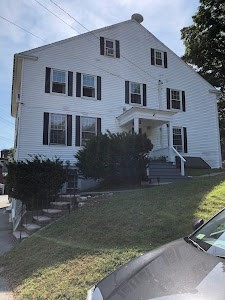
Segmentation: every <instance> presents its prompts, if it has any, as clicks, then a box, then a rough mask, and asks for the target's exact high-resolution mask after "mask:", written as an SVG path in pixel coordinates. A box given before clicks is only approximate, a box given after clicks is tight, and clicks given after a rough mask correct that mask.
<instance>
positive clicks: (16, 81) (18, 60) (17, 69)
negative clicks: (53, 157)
mask: <svg viewBox="0 0 225 300" xmlns="http://www.w3.org/2000/svg"><path fill="white" fill-rule="evenodd" d="M128 23H133V24H136V25H137V26H140V28H141V30H143V31H144V32H147V34H149V35H150V36H152V37H153V38H154V39H155V40H157V42H159V43H160V44H161V45H162V46H163V47H164V48H166V49H167V51H168V52H170V53H171V54H172V55H174V56H176V57H177V58H178V59H180V60H181V61H182V63H183V64H184V65H185V66H186V67H187V68H188V69H189V70H191V71H192V72H193V74H195V76H198V78H201V80H203V81H204V83H207V84H208V86H209V91H210V92H211V93H218V90H217V89H216V88H215V87H213V86H212V85H211V84H210V83H209V82H208V81H207V80H205V79H204V78H203V77H202V76H201V75H199V74H198V73H197V72H196V71H195V70H194V69H193V68H192V67H190V66H189V65H188V64H186V63H185V62H184V61H183V60H182V59H181V58H180V57H179V56H178V55H177V54H175V53H174V52H173V51H172V50H171V49H169V48H168V47H167V46H166V45H165V44H163V43H162V42H161V41H160V40H159V39H158V38H157V37H155V36H154V35H153V34H152V33H151V32H149V31H148V30H147V29H146V28H145V27H144V26H143V25H141V24H140V23H139V22H137V21H136V20H134V19H130V20H127V21H123V22H120V23H117V24H113V25H110V26H106V27H103V28H99V29H96V30H93V31H89V32H86V33H83V34H80V35H76V36H74V37H70V38H67V39H64V40H60V41H58V42H54V43H51V44H47V45H44V46H41V47H37V48H34V49H31V50H27V51H23V52H20V53H17V54H15V56H14V68H13V82H12V97H11V114H12V116H15V115H16V109H17V108H16V107H17V105H16V97H17V95H16V93H15V87H18V86H19V85H20V80H21V70H22V59H24V58H27V59H33V60H36V59H38V58H37V57H35V53H36V52H38V51H43V50H45V49H48V48H50V47H55V46H57V45H61V44H63V43H67V42H70V41H73V40H78V39H80V38H83V37H87V36H90V35H97V34H98V33H99V32H101V31H105V30H110V29H112V28H116V27H121V26H122V25H123V24H128ZM96 37H98V35H97V36H96Z"/></svg>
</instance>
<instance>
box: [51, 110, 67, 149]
mask: <svg viewBox="0 0 225 300" xmlns="http://www.w3.org/2000/svg"><path fill="white" fill-rule="evenodd" d="M66 120H67V119H66V115H61V114H50V122H49V129H50V130H49V134H50V136H49V137H50V139H49V141H50V144H51V145H66Z"/></svg>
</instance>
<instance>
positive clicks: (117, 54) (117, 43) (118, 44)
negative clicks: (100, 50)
mask: <svg viewBox="0 0 225 300" xmlns="http://www.w3.org/2000/svg"><path fill="white" fill-rule="evenodd" d="M116 58H120V41H116Z"/></svg>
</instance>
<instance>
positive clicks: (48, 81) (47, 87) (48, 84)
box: [45, 67, 51, 93]
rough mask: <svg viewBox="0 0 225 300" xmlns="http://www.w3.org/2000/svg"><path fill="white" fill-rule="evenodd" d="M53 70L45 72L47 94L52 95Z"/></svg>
mask: <svg viewBox="0 0 225 300" xmlns="http://www.w3.org/2000/svg"><path fill="white" fill-rule="evenodd" d="M50 78H51V68H47V67H46V70H45V93H50V80H51V79H50Z"/></svg>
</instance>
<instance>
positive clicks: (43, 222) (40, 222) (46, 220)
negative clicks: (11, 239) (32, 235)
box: [33, 216, 52, 226]
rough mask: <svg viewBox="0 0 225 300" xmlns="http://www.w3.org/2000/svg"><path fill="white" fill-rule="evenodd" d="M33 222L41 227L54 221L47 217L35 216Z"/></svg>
mask: <svg viewBox="0 0 225 300" xmlns="http://www.w3.org/2000/svg"><path fill="white" fill-rule="evenodd" d="M33 221H34V222H35V223H36V224H38V225H41V226H44V225H46V224H48V223H50V222H51V221H52V218H50V217H47V216H34V217H33Z"/></svg>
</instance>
